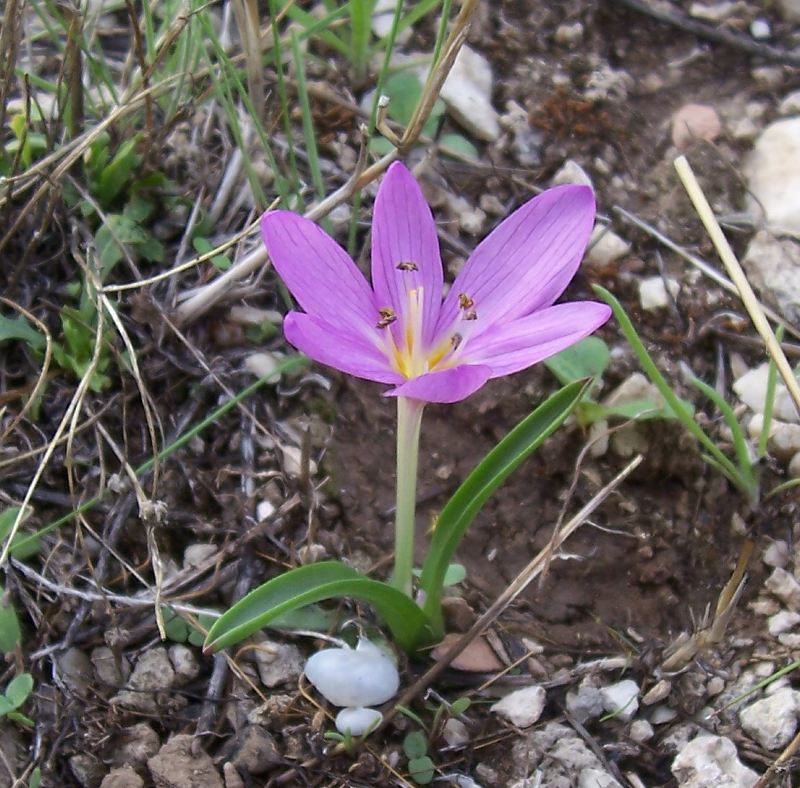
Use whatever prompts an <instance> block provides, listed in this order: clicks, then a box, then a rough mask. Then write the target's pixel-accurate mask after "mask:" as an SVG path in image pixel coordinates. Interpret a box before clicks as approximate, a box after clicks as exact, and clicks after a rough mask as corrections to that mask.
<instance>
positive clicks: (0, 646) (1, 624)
mask: <svg viewBox="0 0 800 788" xmlns="http://www.w3.org/2000/svg"><path fill="white" fill-rule="evenodd" d="M21 637H22V633H21V631H20V628H19V619H18V618H17V611H16V610H15V609H14V605H13V604H12V603H11V600H10V599H9V598H8V596H7V594H6V592H5V589H4V588H3V587H2V586H0V652H2V653H3V654H8V652H9V651H13V650H14V649H15V648H16V647H17V644H18V643H19V641H20V638H21Z"/></svg>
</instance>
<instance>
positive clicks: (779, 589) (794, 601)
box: [764, 566, 800, 611]
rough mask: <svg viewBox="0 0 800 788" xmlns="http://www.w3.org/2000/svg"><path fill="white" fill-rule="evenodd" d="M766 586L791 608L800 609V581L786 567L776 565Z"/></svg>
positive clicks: (793, 609)
mask: <svg viewBox="0 0 800 788" xmlns="http://www.w3.org/2000/svg"><path fill="white" fill-rule="evenodd" d="M764 587H765V588H766V589H767V591H769V592H770V593H771V594H772V595H773V596H776V597H777V598H778V599H780V600H781V602H783V603H784V604H785V605H786V607H788V608H789V610H792V611H800V583H798V582H797V580H796V579H795V577H794V575H792V574H790V573H789V572H787V571H786V570H785V569H781V568H780V567H777V566H776V567H775V569H773V570H772V574H771V575H770V576H769V577H768V578H767V580H766V582H765V583H764Z"/></svg>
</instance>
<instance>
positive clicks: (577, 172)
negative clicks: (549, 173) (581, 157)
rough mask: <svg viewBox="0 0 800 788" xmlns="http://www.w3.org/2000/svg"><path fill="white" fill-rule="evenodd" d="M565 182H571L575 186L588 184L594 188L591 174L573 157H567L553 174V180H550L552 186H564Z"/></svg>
mask: <svg viewBox="0 0 800 788" xmlns="http://www.w3.org/2000/svg"><path fill="white" fill-rule="evenodd" d="M564 184H571V185H574V186H588V187H589V188H591V189H594V186H593V184H592V179H591V178H590V177H589V174H588V173H587V172H586V170H584V169H583V167H581V165H580V164H578V162H576V161H573V160H572V159H567V160H566V161H565V162H564V163H563V164H562V165H561V168H560V169H559V170H558V172H556V174H555V175H554V176H553V180H552V181H550V185H551V186H563V185H564Z"/></svg>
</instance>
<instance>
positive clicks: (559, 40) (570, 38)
mask: <svg viewBox="0 0 800 788" xmlns="http://www.w3.org/2000/svg"><path fill="white" fill-rule="evenodd" d="M553 40H554V41H555V42H556V44H558V45H559V46H562V47H574V46H575V45H577V44H580V42H581V41H582V40H583V23H582V22H573V23H572V24H571V25H570V24H567V23H564V24H562V25H559V26H558V27H557V28H556V32H555V33H554V34H553Z"/></svg>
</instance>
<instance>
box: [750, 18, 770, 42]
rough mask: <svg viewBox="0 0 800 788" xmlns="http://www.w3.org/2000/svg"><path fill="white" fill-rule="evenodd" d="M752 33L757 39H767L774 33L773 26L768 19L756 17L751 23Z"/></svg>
mask: <svg viewBox="0 0 800 788" xmlns="http://www.w3.org/2000/svg"><path fill="white" fill-rule="evenodd" d="M750 35H751V36H753V38H755V39H756V41H766V40H767V39H768V38H769V37H770V36H771V35H772V28H771V27H770V26H769V22H768V21H767V20H766V19H761V18H759V19H754V20H753V21H752V22H751V23H750Z"/></svg>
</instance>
